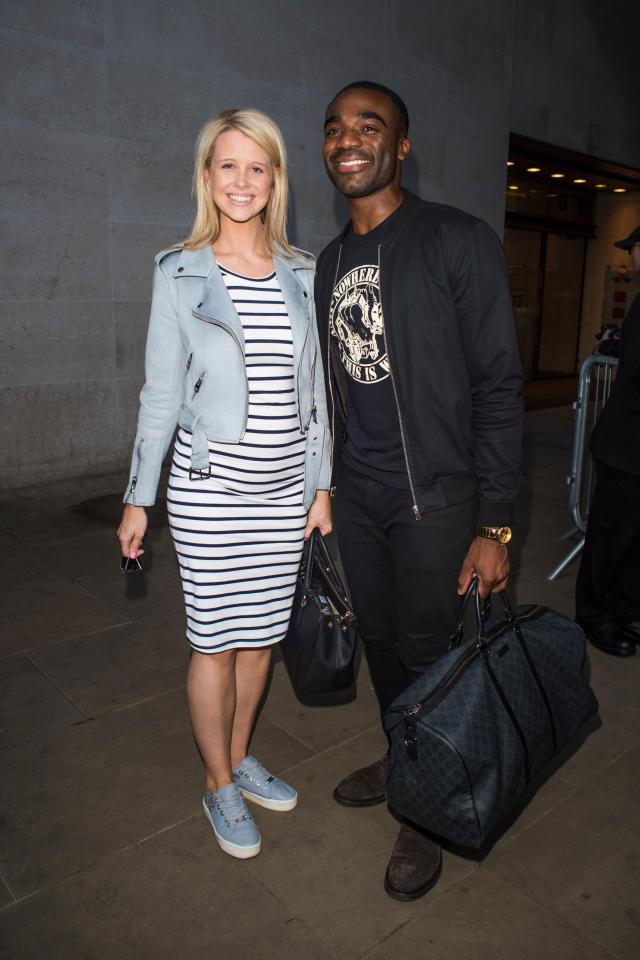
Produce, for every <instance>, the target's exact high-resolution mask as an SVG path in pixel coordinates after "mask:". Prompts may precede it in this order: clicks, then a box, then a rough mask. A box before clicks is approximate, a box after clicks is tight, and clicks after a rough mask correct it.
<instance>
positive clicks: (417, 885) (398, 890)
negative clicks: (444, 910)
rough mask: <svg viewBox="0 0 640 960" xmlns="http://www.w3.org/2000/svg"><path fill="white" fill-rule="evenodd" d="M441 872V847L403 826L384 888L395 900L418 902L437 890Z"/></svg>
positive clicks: (423, 835)
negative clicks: (429, 892)
mask: <svg viewBox="0 0 640 960" xmlns="http://www.w3.org/2000/svg"><path fill="white" fill-rule="evenodd" d="M441 870H442V847H440V846H438V844H437V843H435V841H433V840H431V839H430V838H429V837H427V836H425V834H423V833H421V832H420V831H419V830H415V829H414V828H413V827H410V826H409V824H408V823H404V824H403V825H402V826H401V827H400V833H399V834H398V839H397V840H396V844H395V846H394V848H393V851H392V853H391V859H390V860H389V866H388V867H387V872H386V874H385V878H384V888H385V890H386V891H387V893H388V894H389V896H390V897H393V899H394V900H417V899H418V897H422V896H423V895H424V894H425V893H426V892H427V891H428V890H431V887H433V886H435V884H436V882H437V880H438V878H439V876H440V872H441Z"/></svg>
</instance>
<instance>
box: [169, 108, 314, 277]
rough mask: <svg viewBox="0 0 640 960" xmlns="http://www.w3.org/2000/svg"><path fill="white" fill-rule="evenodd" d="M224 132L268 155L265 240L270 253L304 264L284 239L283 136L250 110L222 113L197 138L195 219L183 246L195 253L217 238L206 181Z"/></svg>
mask: <svg viewBox="0 0 640 960" xmlns="http://www.w3.org/2000/svg"><path fill="white" fill-rule="evenodd" d="M227 130H238V131H239V132H240V133H244V134H245V136H247V137H250V139H251V140H253V141H254V143H257V144H258V146H259V147H261V148H262V149H263V150H264V151H265V153H266V154H267V155H268V157H269V159H270V161H271V165H272V168H273V183H272V185H271V193H270V194H269V200H268V201H267V205H266V207H265V208H264V210H263V211H262V215H261V216H262V222H263V224H264V232H265V238H266V241H267V246H268V248H269V250H270V252H271V253H281V254H284V255H285V256H287V257H292V258H295V259H296V260H301V259H302V260H304V259H305V257H304V254H302V253H301V252H300V251H299V250H296V249H295V247H292V246H291V244H290V243H289V241H288V239H287V204H288V201H289V183H288V178H287V151H286V148H285V145H284V140H283V139H282V134H281V133H280V130H279V129H278V127H277V126H276V124H275V123H274V122H273V120H271V119H270V118H269V117H268V116H267V115H266V114H265V113H262V112H261V111H260V110H254V109H253V108H244V109H241V110H221V111H220V113H216V115H215V116H214V117H212V118H211V119H210V120H208V121H207V123H205V125H204V126H203V128H202V130H201V131H200V133H199V134H198V139H197V140H196V148H195V166H194V171H193V197H194V199H195V201H196V215H195V219H194V221H193V224H192V226H191V232H190V234H189V236H188V237H187V239H186V240H185V241H184V243H183V247H184V248H185V249H186V250H197V249H198V248H200V247H204V246H206V245H207V244H208V243H215V241H216V240H217V239H218V237H219V235H220V214H219V211H218V208H217V207H216V205H215V203H214V202H213V197H212V196H211V190H210V189H209V186H208V184H207V182H206V180H205V177H204V174H205V170H207V169H208V168H209V165H210V163H211V158H212V156H213V151H214V148H215V145H216V141H217V139H218V137H219V136H220V134H222V133H225V132H226V131H227Z"/></svg>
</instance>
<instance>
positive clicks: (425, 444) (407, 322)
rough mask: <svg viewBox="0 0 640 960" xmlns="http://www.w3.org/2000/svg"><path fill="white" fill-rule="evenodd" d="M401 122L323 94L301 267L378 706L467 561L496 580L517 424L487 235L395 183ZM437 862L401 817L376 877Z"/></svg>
mask: <svg viewBox="0 0 640 960" xmlns="http://www.w3.org/2000/svg"><path fill="white" fill-rule="evenodd" d="M408 128H409V117H408V114H407V108H406V106H405V104H404V103H403V101H402V100H401V98H400V97H399V96H398V95H397V94H396V93H394V92H393V91H392V90H389V89H388V88H387V87H384V86H381V85H380V84H377V83H373V82H370V81H362V82H358V83H353V84H351V85H350V86H348V87H345V88H344V89H343V90H341V91H340V92H339V93H338V94H337V96H336V97H335V98H334V99H333V100H332V102H331V103H330V104H329V106H328V108H327V111H326V115H325V125H324V133H325V139H324V162H325V167H326V170H327V173H328V175H329V178H330V179H331V181H332V182H333V183H334V185H335V186H336V187H337V189H338V190H339V191H340V193H342V194H343V196H345V197H346V198H347V200H348V203H349V209H350V212H351V221H350V222H349V223H348V224H347V226H346V227H345V229H344V230H343V231H342V233H341V235H340V236H339V237H337V238H336V239H335V240H334V241H332V243H330V244H329V246H328V247H326V249H325V250H324V251H323V252H322V254H321V256H320V257H319V260H318V269H317V274H316V305H317V311H318V326H319V333H320V339H321V343H322V345H323V346H322V349H323V356H324V357H325V359H326V372H327V375H328V396H329V409H330V419H331V422H332V425H333V426H334V431H335V434H334V436H335V449H334V460H335V463H336V472H335V477H334V481H333V482H334V484H335V497H334V512H335V523H336V532H337V536H338V545H339V548H340V555H341V557H342V561H343V563H344V567H345V571H346V574H347V579H348V581H349V584H350V587H351V593H352V599H353V604H354V610H355V614H356V617H357V620H358V628H359V632H360V635H361V636H362V639H363V642H364V646H365V652H366V656H367V661H368V665H369V670H370V673H371V679H372V681H373V686H374V689H375V692H376V694H377V698H378V702H379V704H380V710H381V712H382V713H383V714H384V712H385V711H386V709H387V707H388V706H389V705H390V704H391V702H392V701H393V700H394V699H395V698H396V697H397V696H398V695H399V694H400V693H401V692H402V691H403V690H404V689H405V688H406V687H407V686H408V685H409V684H410V683H411V682H412V681H413V680H414V679H415V678H417V677H418V676H420V675H421V674H422V673H423V672H424V671H425V670H426V669H428V667H429V665H430V664H432V663H433V662H434V661H435V660H437V659H438V658H439V657H441V656H442V655H443V654H445V653H446V652H447V649H448V643H449V636H450V634H451V632H452V631H453V628H454V626H455V621H456V615H457V609H458V594H462V593H464V592H465V591H466V589H467V587H468V586H469V584H470V582H471V579H472V577H473V576H477V577H478V580H479V585H480V592H481V594H482V596H486V595H487V594H488V593H489V592H491V591H498V590H501V589H503V588H504V587H505V585H506V583H507V577H508V574H509V558H508V552H507V543H508V541H509V539H510V538H511V529H510V526H509V524H510V523H511V517H512V511H513V501H514V498H515V493H516V486H517V481H518V476H519V468H520V446H521V425H522V398H521V385H522V371H521V367H520V361H519V359H518V351H517V344H516V335H515V323H514V318H513V310H512V306H511V293H510V289H509V283H508V280H507V274H506V269H505V264H504V257H503V254H502V248H501V245H500V241H499V240H498V238H497V236H496V235H495V233H494V232H493V231H492V230H491V229H490V228H489V227H488V226H487V224H486V223H483V221H482V220H478V219H477V218H476V217H473V216H471V215H470V214H468V213H464V212H462V211H461V210H455V209H453V208H452V207H447V206H442V205H440V204H436V203H427V202H425V201H424V200H421V199H419V198H418V197H416V196H414V195H413V194H411V193H409V192H408V191H407V190H403V188H402V186H401V170H402V163H403V161H404V160H405V159H406V158H407V156H408V155H409V150H410V142H409V140H408V137H407V133H408ZM388 764H389V760H388V756H385V757H383V758H382V759H379V760H376V761H375V762H374V763H369V765H368V766H366V767H363V768H362V769H360V770H356V771H355V773H352V774H349V775H348V776H347V777H345V779H344V780H342V782H341V783H340V784H339V785H338V786H337V788H336V790H335V793H334V796H335V799H336V800H337V801H338V802H339V803H342V804H345V805H347V806H352V807H365V806H369V805H371V804H374V803H381V802H383V801H384V799H385V785H386V778H387V771H388ZM441 862H442V851H441V849H440V846H439V844H438V843H437V842H436V840H435V839H434V838H433V837H431V836H429V835H427V834H426V833H424V832H423V831H421V830H419V829H418V828H416V827H414V826H412V825H411V824H410V823H403V825H402V826H401V828H400V832H399V835H398V839H397V842H396V845H395V847H394V849H393V852H392V854H391V859H390V861H389V865H388V867H387V872H386V876H385V889H386V890H387V892H388V893H389V894H390V896H392V897H394V898H396V899H398V900H412V899H415V898H416V897H419V896H422V894H424V893H426V891H427V890H429V889H430V887H432V886H433V884H434V883H435V882H436V880H437V878H438V875H439V873H440V868H441Z"/></svg>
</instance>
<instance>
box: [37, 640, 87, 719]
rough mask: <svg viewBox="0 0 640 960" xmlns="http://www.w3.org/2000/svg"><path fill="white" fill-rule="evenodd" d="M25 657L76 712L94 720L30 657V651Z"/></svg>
mask: <svg viewBox="0 0 640 960" xmlns="http://www.w3.org/2000/svg"><path fill="white" fill-rule="evenodd" d="M24 656H25V657H26V659H27V660H28V661H29V663H31V664H32V665H33V666H34V667H35V668H36V670H37V671H38V672H39V673H41V674H42V676H43V677H44V678H45V679H46V680H48V681H49V683H50V684H52V686H54V687H55V688H56V690H58V691H59V692H60V693H61V694H62V696H63V697H65V698H66V699H67V700H68V701H69V703H70V704H72V706H74V707H75V708H76V710H79V711H80V713H81V714H82V715H83V716H84V717H85V718H86V719H87V720H91V719H92V718H91V714H90V713H87V711H86V710H84V709H83V708H82V707H81V706H80V704H79V703H76V701H75V700H74V699H73V697H72V696H71V694H70V693H67V691H66V690H65V689H64V687H61V686H60V684H59V683H58V682H57V681H56V680H54V679H53V677H52V676H51V674H50V673H49V672H48V671H47V670H45V668H44V667H42V666H40V664H39V663H38V662H37V660H34V659H33V657H31V656H29V652H28V651H25V653H24Z"/></svg>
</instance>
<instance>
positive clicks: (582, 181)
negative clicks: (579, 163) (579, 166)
mask: <svg viewBox="0 0 640 960" xmlns="http://www.w3.org/2000/svg"><path fill="white" fill-rule="evenodd" d="M573 182H574V183H586V182H587V181H586V180H585V178H584V177H576V178H575V180H574V181H573Z"/></svg>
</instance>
